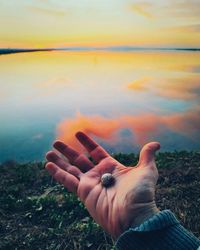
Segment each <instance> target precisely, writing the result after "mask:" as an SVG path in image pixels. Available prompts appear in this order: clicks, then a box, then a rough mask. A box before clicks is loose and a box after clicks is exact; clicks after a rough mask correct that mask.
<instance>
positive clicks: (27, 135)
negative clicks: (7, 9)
mask: <svg viewBox="0 0 200 250" xmlns="http://www.w3.org/2000/svg"><path fill="white" fill-rule="evenodd" d="M199 97H200V52H195V51H127V52H123V51H118V52H117V51H113V52H112V51H52V52H34V53H17V54H10V55H1V56H0V107H1V108H0V162H3V161H5V160H16V161H34V160H36V161H38V160H44V155H45V152H46V151H47V150H49V149H50V148H51V144H52V142H53V141H54V139H55V138H58V139H61V140H63V141H65V142H66V143H69V144H70V145H72V146H74V147H75V148H78V149H79V148H80V146H79V145H78V143H77V142H76V141H75V140H74V134H75V132H76V131H77V130H82V131H85V132H87V133H88V134H90V135H92V136H93V138H95V139H97V140H98V141H99V142H100V143H101V144H102V145H103V146H105V147H106V149H107V150H108V151H109V152H111V153H117V152H124V153H126V152H138V150H139V149H140V148H141V146H142V145H143V144H144V143H146V142H148V141H151V140H154V141H155V140H156V141H159V142H160V143H161V147H162V150H163V151H172V150H199V149H200V105H199V104H200V98H199Z"/></svg>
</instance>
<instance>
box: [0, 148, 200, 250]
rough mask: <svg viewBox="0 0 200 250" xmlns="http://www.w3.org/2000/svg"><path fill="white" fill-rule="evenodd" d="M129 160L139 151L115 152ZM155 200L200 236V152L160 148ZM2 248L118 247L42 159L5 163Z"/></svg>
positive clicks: (0, 200) (0, 196) (0, 186)
mask: <svg viewBox="0 0 200 250" xmlns="http://www.w3.org/2000/svg"><path fill="white" fill-rule="evenodd" d="M115 158H117V159H118V160H119V161H120V162H122V163H124V164H125V165H129V166H130V165H132V164H135V163H136V162H137V159H138V157H137V156H136V155H134V154H129V155H127V154H118V155H115ZM157 165H158V168H159V172H160V178H159V181H158V185H157V192H156V200H157V205H158V207H159V208H160V209H171V210H172V211H173V212H175V214H176V215H177V217H178V218H179V219H180V220H181V222H182V224H183V225H184V226H185V227H186V228H187V229H189V230H191V231H192V232H193V233H194V234H195V235H196V236H200V234H199V232H200V224H199V221H200V214H199V207H200V198H199V193H200V153H199V152H186V151H182V152H173V153H159V154H158V156H157ZM0 170H1V172H0V173H1V178H0V249H5V250H6V249H9V250H10V249H16V250H17V249H20V250H22V249H30V250H33V249H37V250H39V249H41V250H45V249H51V250H61V249H69V250H73V249H81V250H82V249H95V250H102V249H107V250H108V249H109V250H111V249H114V248H113V241H112V240H111V238H110V237H109V236H108V235H107V234H106V233H105V232H103V230H102V229H101V228H100V227H99V226H98V225H97V224H96V223H94V221H93V220H92V219H91V218H90V216H89V214H88V212H87V211H86V209H85V208H84V206H83V205H82V204H81V202H80V201H78V200H77V198H76V197H75V196H74V195H72V194H69V193H68V192H67V191H66V190H64V188H63V187H61V186H59V185H58V184H56V183H55V182H54V181H53V180H52V179H51V177H49V176H48V174H47V173H46V171H45V170H44V164H42V163H27V164H17V163H15V162H7V163H4V164H2V165H0Z"/></svg>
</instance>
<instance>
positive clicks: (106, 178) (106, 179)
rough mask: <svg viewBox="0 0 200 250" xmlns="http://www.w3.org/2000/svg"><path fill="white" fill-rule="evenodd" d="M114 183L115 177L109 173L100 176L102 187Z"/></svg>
mask: <svg viewBox="0 0 200 250" xmlns="http://www.w3.org/2000/svg"><path fill="white" fill-rule="evenodd" d="M114 183H115V178H114V177H113V175H112V174H110V173H105V174H103V175H102V176H101V184H102V186H103V187H110V186H112V185H113V184H114Z"/></svg>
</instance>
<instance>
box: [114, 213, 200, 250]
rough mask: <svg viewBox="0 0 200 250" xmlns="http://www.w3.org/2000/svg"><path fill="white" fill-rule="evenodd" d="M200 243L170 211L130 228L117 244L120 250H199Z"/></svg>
mask: <svg viewBox="0 0 200 250" xmlns="http://www.w3.org/2000/svg"><path fill="white" fill-rule="evenodd" d="M199 245H200V241H199V239H198V238H196V237H195V236H194V235H193V234H192V233H190V232H188V231H187V230H186V229H185V228H184V227H182V226H181V225H180V223H179V221H178V220H177V219H176V217H175V215H174V214H173V213H172V212H171V211H170V210H164V211H162V212H159V213H157V214H155V215H154V216H152V217H151V218H150V219H148V220H146V221H145V222H144V223H142V224H141V225H140V226H138V227H135V228H129V230H127V231H126V232H124V233H123V234H122V235H121V236H120V237H119V238H118V240H117V242H116V245H115V247H116V249H119V250H129V249H130V250H161V249H162V250H197V248H198V246H199Z"/></svg>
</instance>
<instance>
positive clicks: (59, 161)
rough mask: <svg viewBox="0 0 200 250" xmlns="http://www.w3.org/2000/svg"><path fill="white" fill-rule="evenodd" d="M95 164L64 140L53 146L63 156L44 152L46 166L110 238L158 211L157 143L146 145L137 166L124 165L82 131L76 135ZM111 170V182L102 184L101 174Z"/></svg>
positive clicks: (158, 146) (115, 236)
mask: <svg viewBox="0 0 200 250" xmlns="http://www.w3.org/2000/svg"><path fill="white" fill-rule="evenodd" d="M76 137H77V139H78V140H79V142H80V143H81V144H82V145H83V146H84V147H85V148H86V150H87V151H88V152H89V154H90V155H91V157H92V158H93V159H94V161H95V162H96V164H93V163H92V162H91V161H90V160H89V159H88V158H87V157H86V156H85V155H84V154H80V153H78V152H77V151H75V150H74V149H73V148H71V147H69V146H67V145H65V144H64V143H63V142H60V141H56V142H55V143H54V147H55V148H56V149H57V150H58V151H59V152H60V153H61V154H62V155H63V156H65V157H66V158H67V159H68V160H69V162H68V161H65V160H64V159H63V157H60V156H58V155H57V154H56V153H55V152H53V151H50V152H48V153H47V155H46V158H47V160H48V161H49V162H48V163H47V164H46V169H47V171H48V172H49V174H50V175H52V176H53V178H54V179H55V180H57V181H58V182H59V183H61V184H63V185H64V187H66V188H67V190H68V191H70V192H74V193H75V194H77V196H78V197H79V198H80V200H81V201H82V202H83V203H84V204H85V206H86V208H87V209H88V211H89V213H90V215H91V216H92V217H93V218H94V220H95V221H96V222H97V223H98V224H100V225H101V226H102V227H103V228H104V229H105V230H106V231H107V232H108V233H110V234H111V236H112V237H114V238H117V237H118V236H119V235H120V234H122V233H123V232H124V231H125V230H126V229H128V228H129V227H131V226H133V227H134V226H138V225H140V224H141V223H142V222H143V221H144V220H146V219H148V218H149V217H151V216H152V215H154V214H155V213H157V212H158V209H157V207H156V204H155V185H156V182H157V179H158V171H157V168H156V164H155V160H154V154H155V152H156V150H158V149H159V148H160V145H159V143H157V142H151V143H148V144H146V145H145V146H144V147H143V148H142V150H141V152H140V158H139V162H138V164H137V166H135V167H125V166H124V165H122V164H121V163H119V162H118V161H116V160H115V159H114V158H112V157H111V156H110V155H109V154H108V153H107V152H106V151H105V150H104V149H103V148H102V147H101V146H100V145H98V144H97V143H96V142H94V141H93V140H92V139H91V138H90V137H88V136H87V135H86V134H84V133H82V132H78V133H77V134H76ZM104 173H111V174H112V175H113V176H114V178H115V183H114V185H112V186H110V187H107V188H105V187H103V186H102V184H101V176H102V175H103V174H104Z"/></svg>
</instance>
